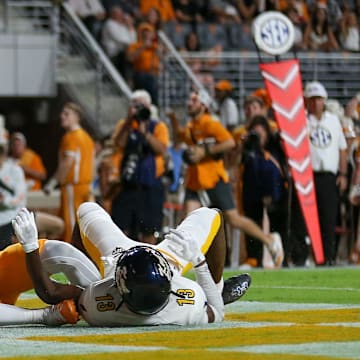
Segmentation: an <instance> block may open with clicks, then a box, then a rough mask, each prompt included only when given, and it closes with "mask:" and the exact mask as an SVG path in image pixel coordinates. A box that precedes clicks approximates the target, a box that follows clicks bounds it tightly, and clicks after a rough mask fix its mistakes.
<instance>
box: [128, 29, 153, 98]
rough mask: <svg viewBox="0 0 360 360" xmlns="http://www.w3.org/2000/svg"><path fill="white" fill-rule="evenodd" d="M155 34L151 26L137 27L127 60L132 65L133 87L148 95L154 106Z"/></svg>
mask: <svg viewBox="0 0 360 360" xmlns="http://www.w3.org/2000/svg"><path fill="white" fill-rule="evenodd" d="M158 50H159V49H158V42H157V39H156V32H155V30H154V28H153V26H152V25H150V24H148V23H142V24H140V25H139V27H138V40H137V41H136V42H134V43H132V44H130V45H129V47H128V49H127V58H128V60H129V62H130V63H131V64H132V68H133V75H134V78H133V80H134V87H135V88H136V89H145V90H146V91H148V92H149V93H150V96H151V98H152V99H153V102H154V104H157V100H158V84H157V82H158V72H159V54H158Z"/></svg>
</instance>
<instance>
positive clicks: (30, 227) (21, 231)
mask: <svg viewBox="0 0 360 360" xmlns="http://www.w3.org/2000/svg"><path fill="white" fill-rule="evenodd" d="M12 226H13V228H14V231H15V235H16V237H17V238H18V240H19V243H20V244H21V245H22V247H23V249H24V251H25V252H26V253H30V252H33V251H35V250H36V249H38V248H39V243H38V231H37V227H36V223H35V217H34V213H33V212H29V211H28V209H26V208H23V209H21V210H20V211H19V212H18V214H17V215H16V217H15V219H14V220H12Z"/></svg>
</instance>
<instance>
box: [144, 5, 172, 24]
mask: <svg viewBox="0 0 360 360" xmlns="http://www.w3.org/2000/svg"><path fill="white" fill-rule="evenodd" d="M152 8H154V9H156V10H157V11H158V12H159V14H160V18H161V21H162V22H167V21H174V20H175V12H174V8H173V5H172V2H171V1H170V0H141V1H140V12H141V14H142V15H143V16H144V17H145V16H146V14H147V13H148V12H149V10H150V9H152Z"/></svg>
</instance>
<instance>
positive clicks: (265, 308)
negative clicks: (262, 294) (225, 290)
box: [225, 299, 360, 313]
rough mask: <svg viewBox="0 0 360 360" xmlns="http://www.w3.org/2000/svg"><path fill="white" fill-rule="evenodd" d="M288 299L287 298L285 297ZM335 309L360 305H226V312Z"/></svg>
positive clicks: (269, 303) (251, 303)
mask: <svg viewBox="0 0 360 360" xmlns="http://www.w3.org/2000/svg"><path fill="white" fill-rule="evenodd" d="M284 300H286V299H284ZM317 309H322V310H334V309H360V305H354V304H350V305H346V304H344V305H339V304H324V303H319V304H314V303H309V304H301V303H300V304H299V303H280V302H259V301H242V300H240V301H236V302H234V303H232V304H229V305H226V306H225V312H226V313H232V312H239V313H256V312H269V311H288V310H317Z"/></svg>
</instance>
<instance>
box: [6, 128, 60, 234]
mask: <svg viewBox="0 0 360 360" xmlns="http://www.w3.org/2000/svg"><path fill="white" fill-rule="evenodd" d="M9 150H10V151H9V154H10V157H11V158H12V159H13V160H14V161H15V162H16V163H17V164H18V165H19V166H21V168H22V169H23V171H24V174H25V180H26V185H27V190H28V191H29V192H31V191H38V190H41V189H42V182H43V181H44V180H45V179H46V175H47V172H46V169H45V166H44V164H43V161H42V159H41V157H40V155H39V154H37V153H36V152H35V151H33V150H31V149H30V148H28V147H27V141H26V138H25V136H24V134H23V133H21V132H14V133H12V134H11V136H10V149H9ZM35 220H36V224H37V227H38V230H39V237H48V238H50V239H57V238H58V237H60V238H61V237H62V235H63V232H64V221H63V220H62V219H61V218H60V217H58V216H55V215H52V214H49V213H46V212H42V211H36V213H35Z"/></svg>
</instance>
